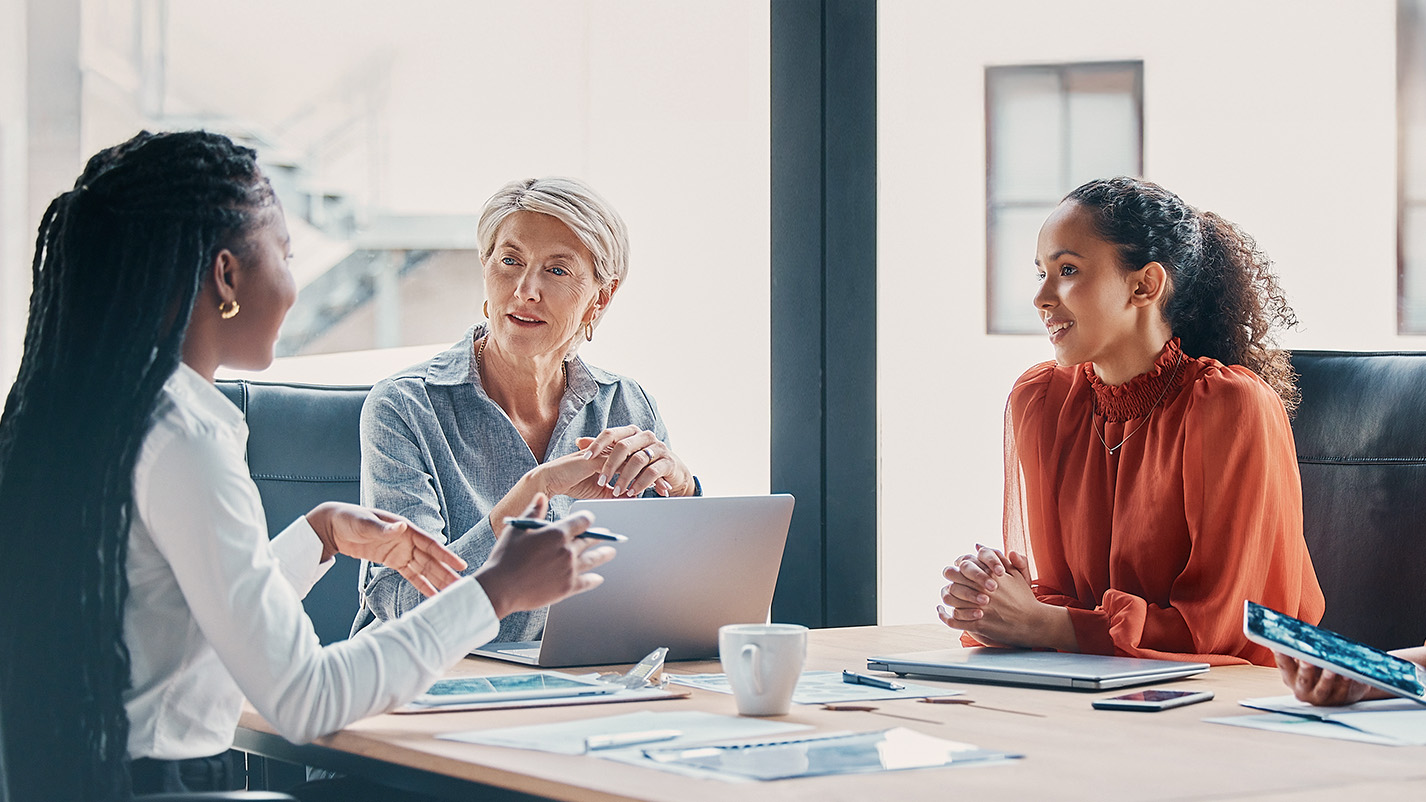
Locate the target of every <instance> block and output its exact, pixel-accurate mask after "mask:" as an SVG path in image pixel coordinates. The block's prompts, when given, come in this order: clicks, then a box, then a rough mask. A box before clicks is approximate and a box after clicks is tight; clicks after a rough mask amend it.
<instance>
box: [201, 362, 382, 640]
mask: <svg viewBox="0 0 1426 802" xmlns="http://www.w3.org/2000/svg"><path fill="white" fill-rule="evenodd" d="M218 389H219V390H222V391H223V394H224V395H226V396H227V397H228V399H229V400H231V401H232V402H233V403H234V404H236V405H237V406H238V408H239V409H241V410H242V411H243V413H244V414H245V415H246V416H247V422H248V432H249V434H248V471H249V472H250V473H251V474H252V478H253V481H254V482H256V483H257V488H258V493H260V494H261V495H262V506H263V509H264V510H265V511H266V513H267V528H268V533H269V535H275V534H277V533H278V532H281V531H282V530H283V529H284V528H285V527H286V526H287V525H288V524H290V523H292V521H294V520H295V519H296V518H297V516H299V515H303V514H306V513H307V512H309V511H310V510H311V509H312V508H313V507H315V506H317V505H318V504H320V503H322V502H324V501H350V502H352V503H356V502H357V501H358V500H359V498H360V483H361V474H360V472H361V439H360V434H359V431H358V427H359V424H360V420H361V405H362V402H363V401H365V400H366V394H367V391H369V390H370V389H371V388H370V387H327V386H316V385H306V384H284V383H279V382H252V381H220V382H218ZM360 565H361V564H360V563H359V562H358V561H356V560H353V559H351V558H350V557H346V556H343V555H338V556H337V563H336V565H334V566H332V569H331V570H330V571H328V572H327V575H326V576H324V577H322V581H320V582H318V583H317V585H316V586H315V587H314V588H312V591H311V592H310V593H308V594H307V599H306V600H305V601H304V602H303V606H304V607H306V609H307V614H308V615H309V616H310V617H311V618H312V623H313V624H314V625H315V626H316V628H317V636H318V637H319V638H321V640H322V643H331V642H333V641H339V640H343V639H345V638H346V637H347V634H348V633H349V632H350V631H351V627H352V620H353V619H354V618H356V612H357V608H358V607H359V601H360V600H359V597H358V595H357V574H358V571H359V569H360Z"/></svg>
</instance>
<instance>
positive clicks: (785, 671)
mask: <svg viewBox="0 0 1426 802" xmlns="http://www.w3.org/2000/svg"><path fill="white" fill-rule="evenodd" d="M718 657H719V659H720V660H721V661H722V663H723V673H724V674H726V675H727V676H728V684H729V685H731V686H732V687H733V699H734V701H736V702H737V704H738V713H739V714H740V715H744V716H781V715H783V714H785V713H786V712H787V711H788V709H789V708H791V707H792V692H793V691H794V690H796V689H797V680H798V678H799V677H801V676H802V663H803V661H805V660H806V659H807V627H804V626H802V625H801V624H729V625H727V626H725V627H720V628H719V629H718Z"/></svg>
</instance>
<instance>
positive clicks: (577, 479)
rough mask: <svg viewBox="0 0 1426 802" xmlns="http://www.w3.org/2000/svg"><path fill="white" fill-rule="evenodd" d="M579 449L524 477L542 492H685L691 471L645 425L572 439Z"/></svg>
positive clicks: (586, 494)
mask: <svg viewBox="0 0 1426 802" xmlns="http://www.w3.org/2000/svg"><path fill="white" fill-rule="evenodd" d="M575 444H576V445H578V446H579V449H580V450H579V451H576V452H574V453H573V454H569V455H567V456H564V457H559V458H557V459H552V460H550V461H549V462H546V463H544V464H543V465H540V466H538V467H536V468H535V469H533V470H532V471H530V473H529V474H527V476H528V477H532V478H534V479H535V480H537V481H536V483H537V484H538V485H539V486H538V487H537V488H536V489H537V490H538V491H539V492H543V493H545V494H547V495H551V496H554V495H565V496H573V497H574V498H618V497H620V496H625V497H629V498H633V497H637V496H641V495H643V494H644V492H645V491H647V490H648V489H649V488H653V491H654V492H655V493H658V494H659V495H660V496H691V495H693V491H694V484H693V473H692V472H691V471H689V470H688V466H686V465H684V464H683V460H681V459H679V458H678V455H677V454H675V453H673V450H672V449H670V448H669V447H668V446H667V445H665V444H664V443H663V442H662V441H660V440H659V439H658V437H656V436H655V435H654V433H653V432H651V431H649V430H647V429H640V428H639V427H637V426H617V427H613V428H609V429H605V430H604V431H602V432H600V433H599V436H598V437H581V438H579V439H578V440H576V441H575Z"/></svg>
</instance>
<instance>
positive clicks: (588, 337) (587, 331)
mask: <svg viewBox="0 0 1426 802" xmlns="http://www.w3.org/2000/svg"><path fill="white" fill-rule="evenodd" d="M584 341H585V342H594V321H592V320H591V321H589V322H588V323H585V324H584Z"/></svg>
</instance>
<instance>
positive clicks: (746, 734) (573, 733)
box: [436, 710, 812, 758]
mask: <svg viewBox="0 0 1426 802" xmlns="http://www.w3.org/2000/svg"><path fill="white" fill-rule="evenodd" d="M810 729H812V728H811V727H809V726H808V725H806V724H793V723H790V722H786V721H774V720H770V719H756V718H743V717H739V716H721V715H718V714H716V713H703V712H699V711H696V710H695V711H687V712H668V713H655V712H649V711H641V712H638V713H627V714H625V715H622V716H603V717H600V718H585V719H578V720H576V721H566V722H559V723H555V724H532V725H529V726H524V727H501V728H498V729H491V730H470V731H468V732H457V733H450V734H447V735H438V736H436V737H437V738H440V739H441V740H445V741H460V742H463V743H470V744H484V745H486V746H509V747H514V748H516V749H536V750H539V751H542V752H554V753H556V754H561V755H582V754H585V743H586V739H587V738H589V737H590V736H607V735H621V734H625V733H637V732H646V731H653V730H678V731H679V732H681V733H683V734H682V735H680V736H679V737H677V738H673V739H669V740H667V741H664V742H663V743H661V744H660V746H669V747H676V746H686V745H691V744H701V743H706V742H708V741H723V740H732V739H739V738H764V737H767V736H770V735H778V734H780V733H787V732H796V731H799V730H810ZM623 752H632V753H634V754H636V755H637V754H641V748H640V747H637V746H636V747H631V748H628V749H609V750H605V751H600V752H595V753H592V754H597V755H599V756H600V757H611V758H612V757H615V756H616V755H618V754H619V753H623Z"/></svg>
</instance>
